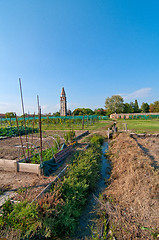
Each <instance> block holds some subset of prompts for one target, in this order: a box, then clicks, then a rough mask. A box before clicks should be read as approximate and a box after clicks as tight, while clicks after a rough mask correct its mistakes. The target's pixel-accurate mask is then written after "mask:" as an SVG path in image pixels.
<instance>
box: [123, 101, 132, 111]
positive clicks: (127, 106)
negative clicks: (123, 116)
mask: <svg viewBox="0 0 159 240" xmlns="http://www.w3.org/2000/svg"><path fill="white" fill-rule="evenodd" d="M123 112H124V113H133V112H134V109H133V108H132V106H131V105H130V104H129V103H124V111H123Z"/></svg>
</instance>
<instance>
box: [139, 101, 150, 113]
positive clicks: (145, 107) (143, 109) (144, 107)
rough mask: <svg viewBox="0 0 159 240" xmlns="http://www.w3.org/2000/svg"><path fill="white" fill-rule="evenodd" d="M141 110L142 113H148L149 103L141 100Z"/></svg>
mask: <svg viewBox="0 0 159 240" xmlns="http://www.w3.org/2000/svg"><path fill="white" fill-rule="evenodd" d="M141 111H142V112H143V113H148V112H149V104H148V103H144V102H143V103H142V105H141Z"/></svg>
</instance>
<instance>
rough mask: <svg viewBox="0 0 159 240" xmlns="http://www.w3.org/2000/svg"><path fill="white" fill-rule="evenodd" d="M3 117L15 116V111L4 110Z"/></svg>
mask: <svg viewBox="0 0 159 240" xmlns="http://www.w3.org/2000/svg"><path fill="white" fill-rule="evenodd" d="M5 117H6V118H15V113H14V112H6V113H5Z"/></svg>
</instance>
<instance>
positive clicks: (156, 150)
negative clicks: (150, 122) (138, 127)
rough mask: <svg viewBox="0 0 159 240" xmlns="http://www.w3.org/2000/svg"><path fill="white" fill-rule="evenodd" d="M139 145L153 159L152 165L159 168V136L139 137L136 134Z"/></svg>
mask: <svg viewBox="0 0 159 240" xmlns="http://www.w3.org/2000/svg"><path fill="white" fill-rule="evenodd" d="M134 139H135V140H136V142H137V144H138V145H139V147H140V148H141V149H142V150H143V151H144V153H145V154H146V155H148V156H149V157H150V159H151V161H152V165H153V166H154V167H155V168H156V169H159V137H154V136H147V137H146V136H145V137H138V136H137V135H136V136H134Z"/></svg>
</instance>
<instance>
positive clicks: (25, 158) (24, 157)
mask: <svg viewBox="0 0 159 240" xmlns="http://www.w3.org/2000/svg"><path fill="white" fill-rule="evenodd" d="M15 117H16V123H17V128H18V133H19V139H20V142H21V146H22V151H23V155H24V158H25V162H26V156H25V151H24V148H23V141H22V138H21V135H20V130H19V124H18V118H17V115H16V114H15Z"/></svg>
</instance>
